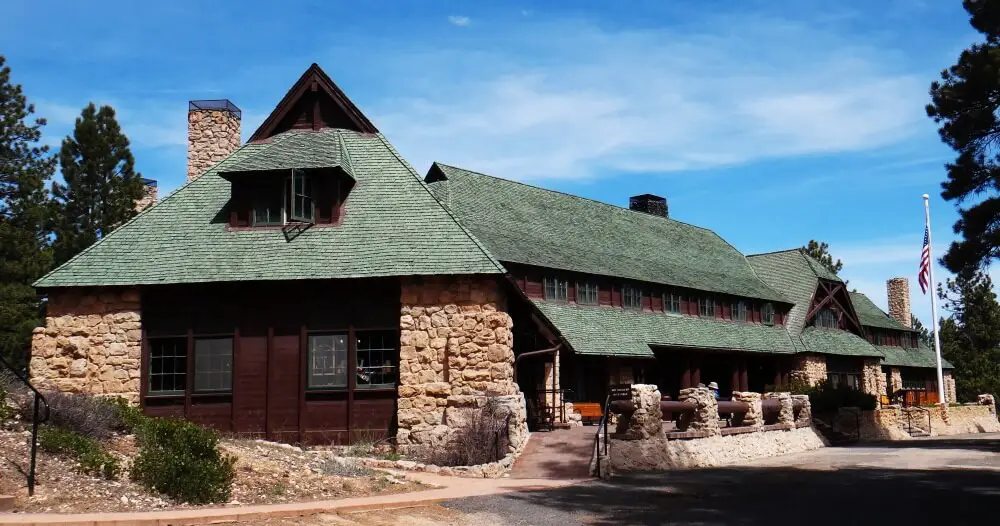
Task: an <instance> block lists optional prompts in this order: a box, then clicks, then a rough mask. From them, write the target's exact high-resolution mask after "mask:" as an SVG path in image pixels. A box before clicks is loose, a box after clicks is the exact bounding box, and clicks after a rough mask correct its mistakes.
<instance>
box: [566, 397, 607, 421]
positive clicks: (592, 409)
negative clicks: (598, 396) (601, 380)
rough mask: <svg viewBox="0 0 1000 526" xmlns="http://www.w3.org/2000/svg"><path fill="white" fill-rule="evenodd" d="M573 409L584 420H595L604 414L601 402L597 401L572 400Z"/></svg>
mask: <svg viewBox="0 0 1000 526" xmlns="http://www.w3.org/2000/svg"><path fill="white" fill-rule="evenodd" d="M573 411H576V412H577V413H579V414H580V416H581V417H582V420H583V421H584V422H587V421H590V422H596V421H598V420H600V419H601V417H603V416H604V411H603V410H602V409H601V404H599V403H597V402H573Z"/></svg>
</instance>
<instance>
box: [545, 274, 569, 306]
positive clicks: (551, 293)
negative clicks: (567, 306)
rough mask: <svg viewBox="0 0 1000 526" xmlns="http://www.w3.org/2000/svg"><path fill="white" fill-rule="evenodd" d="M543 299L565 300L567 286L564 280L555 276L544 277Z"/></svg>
mask: <svg viewBox="0 0 1000 526" xmlns="http://www.w3.org/2000/svg"><path fill="white" fill-rule="evenodd" d="M543 281H545V299H547V300H552V301H566V299H567V298H568V293H567V290H568V287H569V285H568V284H567V282H566V280H564V279H557V278H545V279H544V280H543Z"/></svg>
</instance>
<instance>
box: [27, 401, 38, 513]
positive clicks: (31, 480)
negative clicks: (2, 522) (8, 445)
mask: <svg viewBox="0 0 1000 526" xmlns="http://www.w3.org/2000/svg"><path fill="white" fill-rule="evenodd" d="M38 396H39V395H38V394H37V393H36V394H35V403H34V411H32V415H33V416H32V418H31V461H30V464H29V466H28V496H29V497H31V496H33V495H34V494H35V454H36V453H37V451H38Z"/></svg>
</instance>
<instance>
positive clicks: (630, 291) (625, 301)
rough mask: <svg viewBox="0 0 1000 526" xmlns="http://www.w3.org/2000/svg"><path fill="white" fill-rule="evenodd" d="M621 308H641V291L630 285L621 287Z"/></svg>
mask: <svg viewBox="0 0 1000 526" xmlns="http://www.w3.org/2000/svg"><path fill="white" fill-rule="evenodd" d="M622 306H624V307H625V308H626V309H641V308H642V291H641V290H640V289H639V287H634V286H632V285H624V286H622Z"/></svg>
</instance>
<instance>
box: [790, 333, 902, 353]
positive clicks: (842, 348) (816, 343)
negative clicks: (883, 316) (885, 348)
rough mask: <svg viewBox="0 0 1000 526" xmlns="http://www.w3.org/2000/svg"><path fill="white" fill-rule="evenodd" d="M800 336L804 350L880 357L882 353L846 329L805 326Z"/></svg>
mask: <svg viewBox="0 0 1000 526" xmlns="http://www.w3.org/2000/svg"><path fill="white" fill-rule="evenodd" d="M801 338H802V344H803V345H804V346H805V351H806V352H814V353H820V354H836V355H841V356H877V357H882V353H881V352H879V350H878V349H876V348H875V346H874V345H872V344H870V343H868V342H867V341H866V340H864V339H863V338H861V337H860V336H858V335H856V334H854V333H852V332H848V331H841V330H838V329H822V328H818V327H806V328H805V329H804V330H803V331H802V334H801Z"/></svg>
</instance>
